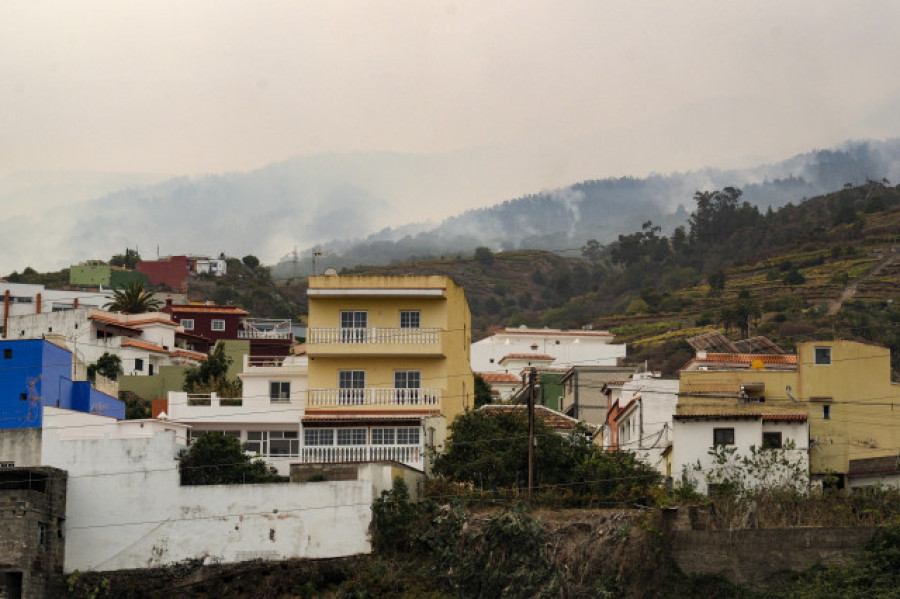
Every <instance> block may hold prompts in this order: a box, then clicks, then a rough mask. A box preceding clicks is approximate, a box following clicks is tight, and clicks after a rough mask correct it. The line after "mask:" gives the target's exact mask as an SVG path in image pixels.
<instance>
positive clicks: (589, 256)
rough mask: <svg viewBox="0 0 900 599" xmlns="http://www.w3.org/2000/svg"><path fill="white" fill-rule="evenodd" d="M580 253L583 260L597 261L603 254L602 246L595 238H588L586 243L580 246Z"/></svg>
mask: <svg viewBox="0 0 900 599" xmlns="http://www.w3.org/2000/svg"><path fill="white" fill-rule="evenodd" d="M581 255H582V257H584V259H585V260H590V261H591V262H598V261H599V260H600V257H601V256H602V255H603V246H602V245H600V242H599V241H597V240H596V239H588V240H587V243H585V244H584V245H583V246H582V247H581Z"/></svg>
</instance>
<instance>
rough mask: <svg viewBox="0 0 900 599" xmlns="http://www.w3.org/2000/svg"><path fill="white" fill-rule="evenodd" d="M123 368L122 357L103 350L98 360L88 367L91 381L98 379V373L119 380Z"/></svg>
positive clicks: (112, 379)
mask: <svg viewBox="0 0 900 599" xmlns="http://www.w3.org/2000/svg"><path fill="white" fill-rule="evenodd" d="M123 372H124V371H123V370H122V359H121V358H119V356H116V355H114V354H111V353H108V352H103V355H102V356H100V357H99V358H97V361H96V362H94V363H93V364H90V365H89V366H88V367H87V375H88V378H89V379H90V380H91V381H96V380H97V375H98V374H99V375H100V376H105V377H106V378H108V379H109V380H111V381H115V380H118V378H119V375H120V374H122V373H123Z"/></svg>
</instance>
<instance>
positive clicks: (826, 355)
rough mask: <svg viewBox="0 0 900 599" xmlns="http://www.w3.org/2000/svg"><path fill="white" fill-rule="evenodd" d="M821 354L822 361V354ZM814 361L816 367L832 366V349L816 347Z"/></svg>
mask: <svg viewBox="0 0 900 599" xmlns="http://www.w3.org/2000/svg"><path fill="white" fill-rule="evenodd" d="M819 352H822V353H821V359H820V357H819V356H820V354H819ZM813 361H814V362H815V364H816V366H831V348H830V347H816V348H814V349H813Z"/></svg>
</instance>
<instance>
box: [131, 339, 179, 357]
mask: <svg viewBox="0 0 900 599" xmlns="http://www.w3.org/2000/svg"><path fill="white" fill-rule="evenodd" d="M125 346H131V347H139V348H141V349H146V350H149V351H154V352H157V353H160V354H168V353H169V350H167V349H163V348H161V347H160V346H158V345H155V344H153V343H147V342H146V341H137V340H136V339H122V347H125Z"/></svg>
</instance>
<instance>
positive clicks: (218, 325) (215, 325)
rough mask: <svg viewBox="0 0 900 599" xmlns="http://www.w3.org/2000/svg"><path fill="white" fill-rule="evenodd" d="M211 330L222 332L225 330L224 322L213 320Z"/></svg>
mask: <svg viewBox="0 0 900 599" xmlns="http://www.w3.org/2000/svg"><path fill="white" fill-rule="evenodd" d="M212 330H214V331H224V330H225V321H224V320H214V321H212Z"/></svg>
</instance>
